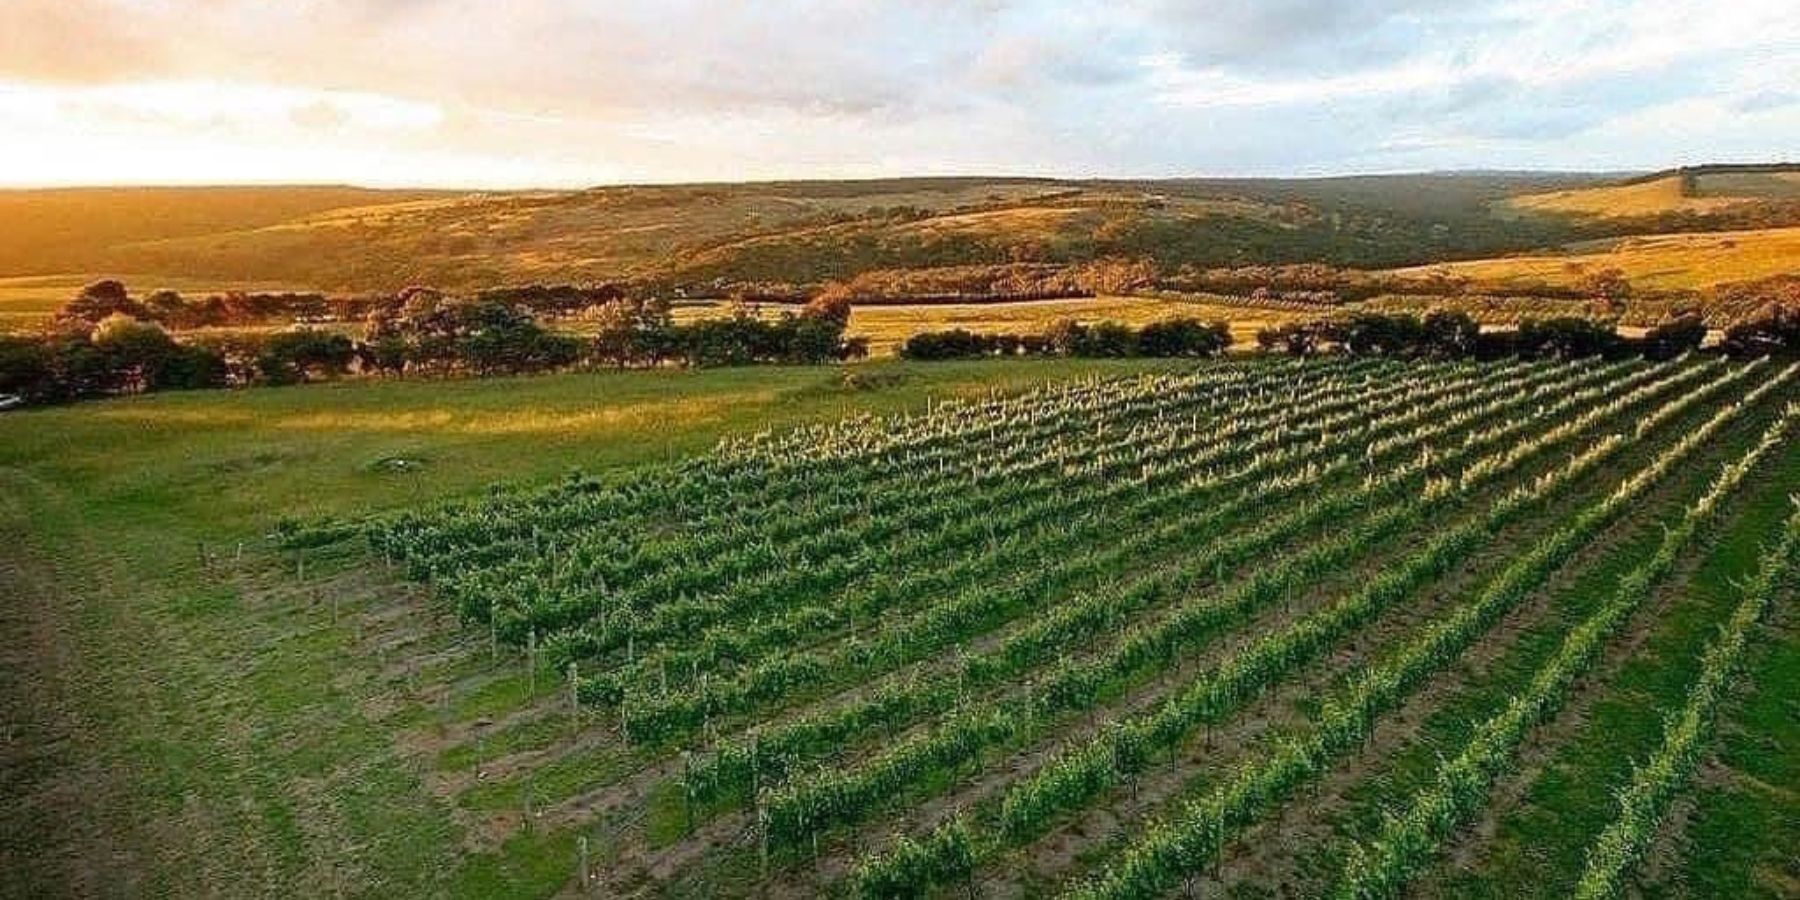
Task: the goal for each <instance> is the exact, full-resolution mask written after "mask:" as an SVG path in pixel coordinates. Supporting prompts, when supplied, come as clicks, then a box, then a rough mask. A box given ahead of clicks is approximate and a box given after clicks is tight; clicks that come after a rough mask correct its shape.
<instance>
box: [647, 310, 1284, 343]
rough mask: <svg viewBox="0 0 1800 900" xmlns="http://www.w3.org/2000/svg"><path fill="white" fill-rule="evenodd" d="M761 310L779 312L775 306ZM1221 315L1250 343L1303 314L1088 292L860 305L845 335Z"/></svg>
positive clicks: (1029, 329)
mask: <svg viewBox="0 0 1800 900" xmlns="http://www.w3.org/2000/svg"><path fill="white" fill-rule="evenodd" d="M723 312H724V307H723V306H722V305H716V306H682V307H677V310H676V318H677V320H679V321H691V320H693V319H697V318H702V317H705V316H714V315H722V314H723ZM763 312H764V313H765V314H768V315H778V314H779V313H780V308H779V307H773V306H765V307H764V308H763ZM1184 317H1185V318H1197V319H1202V320H1205V321H1214V320H1223V321H1226V322H1230V323H1231V333H1232V338H1233V341H1234V343H1235V344H1237V345H1238V346H1240V347H1242V346H1250V345H1253V344H1254V343H1255V342H1256V332H1257V331H1258V330H1259V329H1261V328H1263V327H1265V326H1267V325H1269V324H1271V323H1279V322H1285V321H1289V320H1292V319H1295V318H1305V317H1306V316H1303V315H1301V314H1298V313H1289V312H1281V311H1276V310H1259V309H1248V308H1246V307H1242V306H1226V305H1222V304H1212V303H1206V302H1204V301H1202V300H1173V299H1162V298H1158V299H1150V298H1146V297H1093V298H1078V299H1070V300H1033V301H1027V302H1018V303H937V304H920V305H916V306H904V305H886V304H882V305H869V306H859V307H856V308H855V310H854V311H853V312H852V313H851V316H850V331H849V333H850V336H852V337H865V338H868V339H869V353H870V355H871V356H892V355H894V354H895V353H896V352H898V350H899V347H900V345H901V344H902V343H905V341H906V339H907V338H908V337H910V336H912V335H914V334H918V333H920V332H925V331H945V330H948V329H952V328H963V329H967V330H969V331H973V332H977V333H982V334H1041V333H1043V332H1044V331H1045V330H1047V329H1048V328H1049V327H1050V325H1051V324H1052V323H1054V322H1056V321H1057V320H1059V319H1073V320H1075V321H1078V322H1089V323H1092V322H1098V321H1103V320H1108V321H1114V322H1123V323H1125V324H1127V325H1131V326H1133V327H1142V326H1143V325H1146V324H1148V323H1150V322H1158V321H1163V320H1166V319H1174V318H1184Z"/></svg>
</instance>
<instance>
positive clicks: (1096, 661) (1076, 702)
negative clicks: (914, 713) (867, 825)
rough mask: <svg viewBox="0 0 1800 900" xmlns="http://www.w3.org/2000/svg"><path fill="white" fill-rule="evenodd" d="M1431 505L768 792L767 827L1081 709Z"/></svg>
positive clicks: (841, 815)
mask: <svg viewBox="0 0 1800 900" xmlns="http://www.w3.org/2000/svg"><path fill="white" fill-rule="evenodd" d="M1365 499H1366V498H1365ZM1435 506H1436V504H1435V503H1433V502H1431V501H1425V500H1420V501H1416V502H1411V503H1401V504H1397V505H1390V506H1387V507H1384V508H1382V509H1380V510H1378V511H1376V512H1374V513H1373V514H1372V515H1370V516H1369V517H1368V518H1365V519H1362V520H1360V521H1354V522H1346V523H1343V524H1342V525H1340V526H1339V529H1338V530H1337V531H1336V533H1334V534H1332V535H1331V536H1329V537H1327V538H1325V539H1322V540H1320V541H1317V542H1315V543H1313V544H1311V545H1309V546H1308V547H1306V548H1305V549H1303V550H1301V551H1299V552H1296V553H1292V554H1289V555H1285V556H1282V557H1277V558H1275V559H1273V560H1270V561H1268V563H1267V564H1266V565H1265V566H1264V567H1263V568H1261V569H1259V570H1258V571H1257V572H1256V573H1255V574H1254V575H1253V576H1252V577H1251V578H1250V579H1249V580H1248V581H1247V582H1246V583H1244V584H1242V585H1239V586H1238V587H1237V588H1235V589H1233V590H1232V591H1230V592H1228V593H1227V594H1226V595H1225V596H1224V597H1221V598H1218V599H1216V600H1213V601H1211V602H1203V601H1198V600H1197V601H1194V602H1190V603H1187V604H1184V605H1182V606H1180V607H1178V608H1177V609H1176V611H1175V612H1174V613H1173V614H1171V615H1169V616H1167V617H1166V618H1164V619H1162V620H1161V621H1158V622H1156V623H1154V624H1147V625H1133V626H1131V627H1129V628H1128V629H1127V630H1126V631H1125V634H1124V636H1123V637H1122V639H1120V640H1119V641H1117V642H1115V643H1114V644H1113V645H1112V646H1111V647H1110V648H1108V649H1107V650H1105V651H1103V652H1102V653H1100V654H1099V655H1097V656H1095V657H1094V658H1092V659H1088V660H1081V661H1070V660H1065V661H1064V662H1062V663H1061V664H1059V665H1057V666H1056V667H1055V668H1054V669H1053V670H1052V671H1051V672H1050V673H1048V674H1047V675H1046V676H1045V678H1044V679H1043V681H1042V682H1041V683H1040V684H1038V685H1035V686H1033V687H1032V688H1030V689H1029V691H1028V692H1027V694H1026V696H1025V697H1024V698H1022V699H1019V700H1016V701H1014V702H1012V703H1009V704H1005V705H1001V704H994V705H991V706H989V707H985V708H980V709H974V710H970V711H968V712H965V713H962V714H959V715H958V716H956V717H954V718H952V719H951V720H950V721H948V722H947V723H945V724H944V725H943V726H941V727H939V728H936V729H933V730H930V731H928V732H925V733H923V734H921V735H918V736H917V737H915V738H913V739H910V740H907V741H903V742H902V743H900V744H898V745H896V746H895V747H894V748H893V749H892V750H890V751H888V752H886V753H883V754H881V755H880V756H878V757H876V758H875V759H873V760H870V761H867V762H866V763H863V764H861V765H858V766H857V767H855V768H853V769H850V770H848V771H842V770H825V771H821V772H818V773H815V774H813V775H811V776H808V777H805V778H801V779H796V780H795V781H793V782H791V783H789V784H787V785H784V786H782V787H781V788H779V789H777V790H774V791H771V792H770V793H769V794H768V795H767V796H766V797H765V798H764V801H763V805H762V810H761V813H762V817H763V821H764V823H765V825H766V827H767V829H768V833H769V835H770V837H771V839H772V840H773V841H774V842H776V843H781V842H784V841H787V840H790V839H794V838H804V837H806V836H808V835H810V834H811V832H813V831H815V830H818V829H820V828H823V827H828V826H830V825H833V824H836V823H838V822H842V821H848V820H851V819H854V818H858V817H860V816H861V815H863V814H864V813H866V812H867V811H868V810H869V809H870V808H872V806H873V805H874V804H876V803H878V802H880V801H883V800H885V799H887V798H888V797H890V796H891V795H892V794H894V793H895V791H896V790H897V789H899V788H900V787H903V786H905V785H906V784H908V783H909V782H911V781H913V780H915V779H916V778H917V777H918V776H919V775H920V774H922V773H925V772H931V771H936V770H939V769H942V768H945V767H949V766H954V765H956V764H959V763H961V762H963V761H966V760H968V759H971V758H973V756H974V754H975V753H976V752H978V751H980V750H983V749H985V748H986V747H989V746H992V745H994V744H997V743H1000V742H1003V741H1010V740H1014V739H1017V738H1019V737H1022V736H1024V735H1026V734H1029V733H1033V732H1035V731H1036V730H1038V729H1041V728H1042V727H1044V726H1046V725H1047V724H1048V723H1049V722H1050V721H1051V720H1052V718H1053V717H1055V716H1057V715H1059V714H1064V713H1067V712H1071V711H1075V710H1080V709H1084V708H1087V707H1089V706H1091V705H1092V704H1094V703H1096V702H1098V701H1099V699H1100V698H1101V697H1102V696H1103V695H1104V694H1105V692H1106V691H1108V690H1109V689H1111V688H1113V687H1116V686H1117V685H1119V684H1121V683H1122V682H1124V681H1125V680H1128V679H1130V678H1131V677H1132V676H1134V675H1135V674H1137V673H1141V672H1143V671H1145V670H1158V669H1160V668H1163V667H1166V666H1167V665H1169V664H1171V663H1172V662H1173V661H1174V660H1175V659H1176V658H1177V654H1178V652H1179V651H1183V650H1185V649H1187V648H1189V647H1190V646H1192V645H1193V644H1194V643H1195V642H1196V641H1198V640H1201V639H1202V638H1205V637H1209V636H1211V635H1214V634H1216V633H1218V631H1219V630H1220V629H1222V628H1225V627H1228V626H1229V625H1231V624H1233V623H1236V622H1239V621H1243V620H1244V619H1245V618H1247V617H1248V616H1249V615H1250V614H1251V613H1253V612H1254V611H1256V610H1258V609H1261V608H1264V607H1266V606H1267V605H1268V604H1269V603H1270V602H1272V601H1274V600H1275V599H1278V598H1280V597H1281V596H1283V595H1284V594H1286V592H1288V591H1290V590H1293V589H1294V588H1296V587H1298V586H1301V585H1304V584H1307V583H1310V582H1312V581H1314V580H1316V579H1317V578H1318V577H1319V576H1321V575H1323V574H1324V573H1326V572H1329V571H1333V570H1335V569H1337V568H1338V567H1341V566H1343V565H1344V564H1346V563H1348V562H1350V561H1352V560H1354V559H1357V558H1359V557H1360V556H1361V555H1362V554H1363V553H1364V552H1365V551H1366V550H1367V548H1369V547H1370V546H1372V545H1374V544H1375V543H1377V542H1379V541H1381V540H1384V539H1386V538H1388V537H1392V536H1394V535H1397V534H1401V533H1404V532H1405V531H1407V530H1409V529H1411V528H1414V527H1417V526H1418V525H1419V524H1421V523H1422V522H1423V521H1424V516H1425V514H1426V512H1427V511H1429V510H1430V509H1432V508H1434V507H1435Z"/></svg>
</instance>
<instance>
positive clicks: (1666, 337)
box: [1643, 312, 1706, 359]
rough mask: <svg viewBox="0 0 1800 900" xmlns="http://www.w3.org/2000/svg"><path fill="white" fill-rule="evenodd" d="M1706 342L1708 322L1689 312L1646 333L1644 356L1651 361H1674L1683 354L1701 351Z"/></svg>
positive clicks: (1697, 314)
mask: <svg viewBox="0 0 1800 900" xmlns="http://www.w3.org/2000/svg"><path fill="white" fill-rule="evenodd" d="M1705 340H1706V322H1705V321H1704V320H1702V319H1701V318H1700V314H1699V313H1696V312H1689V313H1686V314H1684V315H1680V316H1676V317H1675V318H1672V319H1668V320H1665V321H1663V322H1661V323H1659V324H1658V325H1657V326H1656V327H1655V328H1652V329H1650V330H1649V331H1647V332H1645V333H1644V341H1643V343H1644V356H1646V357H1648V358H1650V359H1674V358H1675V357H1677V356H1680V355H1681V354H1683V353H1688V352H1690V351H1693V350H1698V349H1700V345H1701V343H1703V342H1704V341H1705Z"/></svg>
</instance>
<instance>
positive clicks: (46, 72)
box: [0, 0, 1800, 190]
mask: <svg viewBox="0 0 1800 900" xmlns="http://www.w3.org/2000/svg"><path fill="white" fill-rule="evenodd" d="M1796 68H1800V16H1795V15H1793V14H1792V11H1791V8H1790V7H1789V5H1788V4H1785V3H1781V2H1777V0H1756V2H1750V3H1743V4H1734V5H1733V7H1732V8H1731V10H1730V14H1729V15H1719V14H1717V13H1716V12H1712V8H1711V7H1710V6H1708V5H1705V4H1702V3H1699V2H1696V0H1648V2H1630V3H1627V2H1622V0H1476V2H1470V3H1459V4H1455V5H1452V6H1447V7H1446V6H1441V5H1438V4H1432V3H1428V2H1420V0H1382V2H1376V3H1356V2H1344V0H1279V2H1268V3H1257V2H1249V0H1212V2H1200V0H1130V2H1122V3H1118V4H1109V5H1108V6H1107V7H1106V8H1105V9H1091V8H1089V7H1087V6H1085V5H1082V4H1074V3H1068V2H1059V0H990V2H982V3H969V4H962V3H946V2H925V3H902V2H892V0H861V2H849V3H815V2H806V0H784V2H775V3H766V4H755V5H739V4H716V3H714V4H709V3H703V2H694V0H688V2H675V3H666V2H665V3H649V2H636V0H626V2H613V3H598V2H589V0H554V2H544V3H539V4H532V5H530V6H529V7H527V8H522V9H514V8H501V7H499V6H496V5H491V4H482V3H474V2H468V0H408V2H403V3H392V2H370V0H364V2H358V0H309V2H301V3H294V4H283V5H280V6H275V7H271V6H268V5H266V4H257V3H251V2H246V0H215V2H204V3H198V2H190V3H183V2H176V0H161V2H153V0H67V2H63V0H15V2H13V3H10V4H8V7H7V8H6V9H5V10H4V11H0V127H4V128H5V129H6V130H7V132H8V133H9V134H10V135H12V136H13V137H12V139H11V140H9V141H8V142H6V143H5V144H3V145H0V185H5V186H11V187H62V186H137V185H169V186H190V185H201V184H205V185H219V184H227V185H257V184H268V185H274V184H279V185H301V184H353V185H362V186H370V187H401V186H405V187H427V188H429V187H442V188H446V189H459V190H460V189H506V188H527V189H529V188H543V189H554V188H569V187H587V186H601V185H611V184H670V183H697V182H741V181H769V180H801V179H831V180H837V179H864V178H881V177H903V176H907V177H910V176H988V177H1052V178H1164V177H1217V178H1230V177H1320V176H1326V175H1357V174H1375V173H1395V172H1422V171H1446V170H1517V171H1558V172H1568V171H1582V172H1588V171H1607V172H1611V171H1645V170H1654V169H1661V168H1666V167H1670V166H1676V165H1682V164H1695V163H1707V162H1719V161H1742V162H1761V161H1770V160H1774V159H1778V158H1780V157H1781V156H1783V155H1784V154H1785V153H1786V152H1787V151H1788V150H1789V149H1790V148H1792V147H1794V146H1797V145H1800V92H1796V91H1795V90H1794V89H1793V88H1792V86H1791V85H1790V84H1788V81H1787V74H1788V73H1791V72H1793V71H1795V70H1796Z"/></svg>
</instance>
